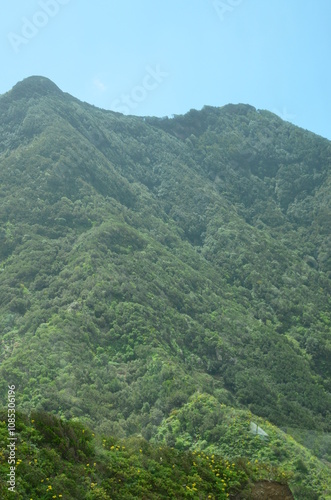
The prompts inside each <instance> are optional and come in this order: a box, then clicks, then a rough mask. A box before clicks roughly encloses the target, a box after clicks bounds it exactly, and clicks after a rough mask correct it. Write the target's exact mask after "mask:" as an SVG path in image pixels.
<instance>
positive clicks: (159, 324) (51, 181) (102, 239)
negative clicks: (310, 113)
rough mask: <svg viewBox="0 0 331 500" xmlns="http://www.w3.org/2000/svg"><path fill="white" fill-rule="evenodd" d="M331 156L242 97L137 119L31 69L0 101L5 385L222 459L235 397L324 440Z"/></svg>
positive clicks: (27, 397)
mask: <svg viewBox="0 0 331 500" xmlns="http://www.w3.org/2000/svg"><path fill="white" fill-rule="evenodd" d="M330 163H331V143H330V141H328V140H326V139H324V138H322V137H319V136H317V135H315V134H313V133H311V132H309V131H306V130H303V129H300V128H298V127H296V126H294V125H292V124H290V123H288V122H284V121H282V120H281V119H280V118H279V117H278V116H276V115H275V114H273V113H271V112H269V111H264V110H256V109H255V108H254V107H252V106H250V105H246V104H238V105H233V104H229V105H227V106H223V107H221V108H214V107H209V106H206V107H204V108H203V109H202V110H200V111H197V110H191V111H189V112H188V113H187V114H185V115H181V116H174V117H173V118H171V119H170V118H155V117H144V118H142V117H135V116H124V115H121V114H119V113H115V112H112V111H105V110H102V109H98V108H96V107H94V106H91V105H89V104H87V103H82V102H80V101H79V100H77V99H75V98H74V97H72V96H70V95H69V94H66V93H64V92H62V91H61V90H60V89H59V88H58V87H57V86H56V85H55V84H54V83H53V82H51V81H50V80H48V79H47V78H44V77H39V76H34V77H30V78H27V79H26V80H24V81H22V82H19V83H18V84H17V85H15V86H14V87H13V89H12V90H11V91H9V92H8V93H6V94H4V95H2V96H0V221H1V227H0V332H1V351H0V363H1V364H0V387H1V393H2V395H3V396H4V398H5V397H6V396H5V395H6V392H7V386H8V384H15V386H16V388H17V393H18V395H19V396H18V400H19V409H20V411H22V412H26V413H29V412H30V411H40V412H44V411H46V412H49V413H53V414H55V415H57V416H58V417H62V418H64V419H66V420H69V419H72V418H74V417H78V418H79V419H80V420H81V421H82V422H84V423H85V424H86V425H89V426H91V427H92V428H93V429H96V430H97V431H98V432H100V433H106V434H112V435H115V436H117V437H118V438H123V439H124V438H128V437H129V436H132V435H136V434H139V435H142V436H143V437H144V438H145V439H147V440H150V441H151V442H162V443H163V444H164V445H169V446H175V447H177V448H179V449H199V447H200V449H205V450H207V451H208V449H216V451H218V452H219V453H223V454H226V453H228V455H229V456H231V453H232V455H234V456H243V455H244V454H245V451H244V450H245V447H244V448H243V449H241V448H240V450H239V448H238V446H239V441H238V443H237V444H236V445H233V446H234V448H233V449H232V451H231V450H230V451H228V452H226V446H230V444H229V442H226V441H225V437H224V436H225V433H226V428H227V427H228V426H229V425H230V424H229V422H230V420H231V416H230V413H226V412H228V411H230V410H229V409H231V411H233V412H234V413H233V414H236V415H239V416H240V415H243V414H244V413H240V412H246V413H245V415H246V416H247V415H253V416H252V417H250V418H253V419H254V418H255V420H258V419H259V418H260V419H263V420H261V422H262V421H263V422H265V421H266V420H267V421H268V422H270V424H265V425H270V433H271V434H272V432H275V433H276V432H278V431H276V430H275V429H276V427H272V424H273V426H278V427H281V428H289V429H294V428H297V429H300V431H301V432H302V433H305V432H315V433H317V434H318V433H326V434H325V435H326V436H327V433H330V430H331V362H330V361H331V335H330V333H331V332H330V325H331V314H330V290H331V288H330V278H331V256H330V248H331V239H330V234H331V223H330V221H331V210H330V196H331V195H330V193H331V177H330ZM206 408H208V411H207V410H206ZM236 412H238V413H236ZM231 415H232V414H231ZM240 418H241V417H238V419H239V420H240ZM245 418H246V417H245ZM247 418H248V417H247ZM175 419H177V424H176V425H173V426H172V425H171V422H172V421H174V420H175ZM255 420H254V421H255ZM194 422H195V423H194ZM231 425H232V424H231ZM245 425H246V424H245ZM272 429H274V430H272ZM279 432H280V431H279ZM275 436H276V434H275ZM277 436H278V435H277ZM245 439H246V438H245ZM247 439H249V438H247ZM275 439H276V437H275ZM277 439H280V438H279V436H278V437H277ZM282 439H285V438H282ZM222 440H223V441H222ZM298 440H300V436H299V435H298ZM325 443H326V444H325V446H324V448H323V449H322V448H321V447H319V450H318V452H317V451H316V450H315V451H314V453H315V454H316V455H318V458H322V459H324V460H325V461H329V460H330V457H331V444H330V441H329V442H327V440H325ZM222 446H223V448H222ZM231 446H232V445H231ZM235 446H237V448H236V447H235ZM261 446H262V445H261ZM266 446H267V445H266ZM273 446H274V448H273V453H274V455H272V457H271V458H272V459H274V460H276V459H277V460H279V462H280V463H281V462H282V461H284V460H285V456H284V457H282V458H280V457H277V452H276V448H277V446H278V445H277V446H276V445H273ZM208 447H209V448H208ZM213 447H214V448H213ZM308 447H309V446H308ZM248 448H249V447H248V445H247V446H246V449H248ZM238 450H239V451H238ZM259 450H260V448H259ZM255 452H256V450H255V448H254V449H252V451H251V454H252V455H251V456H252V458H254V453H255ZM247 453H248V452H247ZM261 453H262V452H261ZM270 453H271V452H270ZM307 453H308V452H307ZM288 456H290V455H288ZM266 457H267V455H265V456H264V455H263V458H264V459H266ZM302 460H303V459H302ZM316 460H317V459H316ZM319 464H320V465H319V467H321V468H323V467H324V465H322V462H319ZM305 467H306V466H305ZM325 467H326V466H325ZM312 469H313V468H312ZM326 469H327V467H326ZM321 470H322V469H321ZM323 470H324V469H323ZM297 474H299V472H297ZM306 476H307V477H308V476H309V474H308V472H307V473H305V474H303V475H302V477H301V476H300V477H299V476H298V477H297V484H299V483H300V485H301V486H300V487H301V488H307V489H306V490H297V491H299V492H300V491H301V492H302V491H306V492H307V491H308V492H309V491H310V492H311V491H313V490H314V488H316V491H318V492H319V493H316V492H315V493H316V494H320V495H322V493H321V491H322V490H323V488H322V486H321V485H322V482H321V483H320V485H318V486H316V485H315V486H312V484H313V480H312V479H311V478H310V479H309V478H308V479H307V481H306V483H305V479H304V477H306ZM309 481H310V482H309ZM323 484H324V483H323ZM319 487H320V488H321V490H318V488H319ZM323 487H324V490H323V491H326V486H325V484H324V486H323ZM297 488H299V486H297ZM309 488H310V489H309ZM314 491H315V490H314ZM314 491H313V492H314ZM298 494H299V495H300V493H298ZM304 494H306V493H304ZM309 494H310V493H309ZM311 494H313V493H311ZM91 498H92V497H91ZM93 498H101V497H93ZM118 498H120V497H118ZM127 498H131V497H129V496H127ZM132 498H133V497H132ZM148 498H152V497H148ZM155 498H163V497H161V496H160V497H155ZM192 498H194V497H192ZM196 498H199V497H196ZM201 498H202V497H201ZM204 498H205V497H204ZM222 498H223V497H222ZM298 498H299V496H298ZM301 498H304V497H303V496H301ZM305 498H308V497H305ZM309 498H313V497H309ZM314 498H324V497H323V496H318V497H314ZM325 498H326V497H325Z"/></svg>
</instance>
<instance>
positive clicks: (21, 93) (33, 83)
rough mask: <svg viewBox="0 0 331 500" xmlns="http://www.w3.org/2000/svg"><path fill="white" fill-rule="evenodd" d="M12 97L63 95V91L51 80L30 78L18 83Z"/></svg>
mask: <svg viewBox="0 0 331 500" xmlns="http://www.w3.org/2000/svg"><path fill="white" fill-rule="evenodd" d="M11 92H12V95H13V96H14V97H16V98H22V97H37V96H38V97H44V96H46V95H49V94H61V93H62V91H61V90H60V89H59V87H58V86H57V85H55V83H53V82H52V81H51V80H50V79H49V78H45V77H44V76H29V77H28V78H25V79H24V80H22V81H21V82H18V83H17V84H16V85H15V86H14V87H13V88H12V91H11Z"/></svg>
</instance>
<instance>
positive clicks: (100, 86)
mask: <svg viewBox="0 0 331 500" xmlns="http://www.w3.org/2000/svg"><path fill="white" fill-rule="evenodd" d="M93 85H94V86H95V87H96V88H97V89H98V90H100V91H101V92H104V91H105V90H107V87H106V85H105V84H104V83H103V82H102V81H101V80H100V78H98V77H95V78H94V79H93Z"/></svg>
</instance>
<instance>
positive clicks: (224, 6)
mask: <svg viewBox="0 0 331 500" xmlns="http://www.w3.org/2000/svg"><path fill="white" fill-rule="evenodd" d="M2 12H3V14H2V16H1V20H0V36H1V44H0V51H1V52H0V55H1V63H2V68H3V70H2V75H1V79H0V93H4V92H6V91H8V90H9V89H10V88H11V87H12V86H13V85H14V84H15V83H17V81H19V80H22V79H23V78H25V77H27V76H31V75H42V76H46V77H48V78H50V79H51V80H53V81H54V82H55V83H56V84H57V85H58V86H59V87H60V88H61V89H62V90H64V91H66V92H69V93H70V94H72V95H74V96H75V97H78V98H79V99H81V100H83V101H87V102H89V103H91V104H94V105H96V106H99V107H102V108H105V109H114V110H116V111H121V112H125V113H129V114H136V115H156V116H166V115H168V116H169V115H172V114H182V113H186V112H187V111H189V110H190V109H192V108H195V109H201V108H202V106H204V105H205V104H208V105H212V106H223V105H225V104H227V103H230V102H231V103H239V102H242V103H247V104H251V105H253V106H255V107H256V108H259V109H268V110H270V111H273V112H275V113H277V114H279V115H280V116H281V117H282V118H283V119H286V120H288V121H291V122H292V123H295V124H297V125H299V126H301V127H303V128H306V129H309V130H312V131H313V132H315V133H318V134H320V135H322V136H324V137H327V138H329V139H331V119H330V117H331V100H330V88H331V65H330V53H331V29H330V26H331V0H314V1H313V0H164V1H163V0H95V1H94V2H92V1H91V0H15V1H14V2H6V6H3V8H2Z"/></svg>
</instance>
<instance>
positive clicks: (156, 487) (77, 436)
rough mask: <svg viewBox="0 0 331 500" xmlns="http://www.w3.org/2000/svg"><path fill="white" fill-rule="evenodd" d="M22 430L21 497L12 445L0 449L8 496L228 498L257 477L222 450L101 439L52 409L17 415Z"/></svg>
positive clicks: (2, 427) (2, 486) (0, 487)
mask: <svg viewBox="0 0 331 500" xmlns="http://www.w3.org/2000/svg"><path fill="white" fill-rule="evenodd" d="M32 417H34V418H32ZM1 418H4V414H3V415H2V416H1ZM17 429H18V440H17V446H16V448H17V457H18V458H17V462H16V465H15V467H16V470H15V475H16V488H15V493H14V494H13V493H12V492H9V491H8V489H7V485H6V473H7V469H8V464H7V456H8V451H7V448H6V446H5V445H3V447H2V448H1V451H0V493H1V498H2V499H3V500H5V499H9V498H19V499H26V498H32V499H38V500H46V499H49V498H62V499H63V500H73V499H79V500H85V499H86V500H96V499H103V498H118V499H121V498H122V499H130V498H132V499H134V498H136V499H138V498H150V499H153V498H155V499H161V498H164V499H165V498H173V499H175V498H201V499H202V498H211V499H216V498H217V499H226V498H228V497H229V496H230V494H235V493H236V492H238V491H241V490H243V489H245V487H246V486H247V485H248V484H249V482H250V475H249V474H248V473H247V471H246V470H245V468H244V466H242V465H239V464H237V463H229V462H228V461H227V460H224V459H222V458H221V457H220V456H218V455H213V456H212V457H209V456H207V455H205V454H204V453H202V454H197V453H195V452H193V453H191V452H179V451H177V450H175V449H173V448H169V447H166V446H156V445H152V444H150V443H148V442H147V441H145V440H144V439H142V438H130V439H127V440H118V439H115V438H113V437H104V438H102V437H100V436H95V435H94V433H92V432H91V431H90V430H89V429H88V428H86V427H85V426H83V425H82V424H80V423H79V422H63V421H61V420H59V419H57V418H56V417H54V416H52V415H50V414H46V413H38V412H34V414H33V415H31V417H30V418H27V417H26V416H24V415H18V418H17ZM6 432H7V429H6V422H1V423H0V433H1V440H2V439H3V441H4V442H5V440H6Z"/></svg>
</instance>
